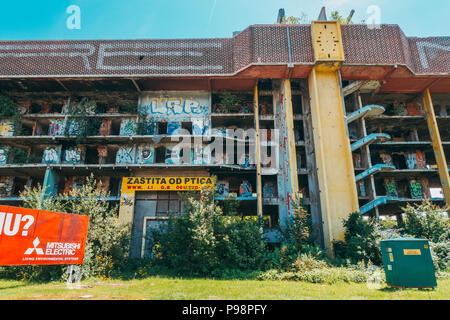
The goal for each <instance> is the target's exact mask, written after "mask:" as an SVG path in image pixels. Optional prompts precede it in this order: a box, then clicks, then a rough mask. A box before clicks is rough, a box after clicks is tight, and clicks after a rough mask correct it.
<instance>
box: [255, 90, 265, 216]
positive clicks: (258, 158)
mask: <svg viewBox="0 0 450 320" xmlns="http://www.w3.org/2000/svg"><path fill="white" fill-rule="evenodd" d="M253 100H254V113H255V130H256V159H255V164H256V192H257V202H258V211H257V214H258V216H260V217H262V216H263V199H262V183H261V143H260V142H261V140H260V135H259V133H260V132H259V97H258V82H256V84H255V89H254V96H253Z"/></svg>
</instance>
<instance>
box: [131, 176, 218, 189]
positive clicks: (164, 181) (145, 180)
mask: <svg viewBox="0 0 450 320" xmlns="http://www.w3.org/2000/svg"><path fill="white" fill-rule="evenodd" d="M213 186H214V179H213V178H211V177H126V178H123V179H122V192H126V193H130V192H135V191H196V190H198V191H200V190H201V188H202V187H213Z"/></svg>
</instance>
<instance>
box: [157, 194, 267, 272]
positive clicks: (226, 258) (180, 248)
mask: <svg viewBox="0 0 450 320" xmlns="http://www.w3.org/2000/svg"><path fill="white" fill-rule="evenodd" d="M185 199H186V200H187V203H186V205H185V207H184V209H185V211H186V212H185V213H184V214H183V215H180V216H175V215H171V216H170V217H169V220H168V222H167V224H166V225H164V226H163V227H162V228H160V229H154V230H153V231H152V232H151V237H152V239H154V244H155V245H154V250H153V252H154V258H155V263H156V264H159V265H162V266H164V267H167V268H170V269H172V270H176V272H177V273H178V274H182V275H189V276H206V275H209V276H211V275H212V276H217V275H218V274H221V273H222V272H223V271H224V270H226V269H229V270H230V269H238V270H257V268H258V267H259V265H260V263H261V260H262V256H263V253H264V243H263V242H262V240H261V232H260V222H259V221H254V220H244V219H240V218H237V219H236V218H233V217H226V216H224V215H223V212H222V209H221V208H220V207H219V205H218V204H217V203H216V202H215V201H214V190H213V189H208V188H207V189H203V190H202V191H201V192H200V199H198V197H197V196H195V195H194V194H189V196H186V198H185Z"/></svg>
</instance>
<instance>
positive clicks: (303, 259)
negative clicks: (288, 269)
mask: <svg viewBox="0 0 450 320" xmlns="http://www.w3.org/2000/svg"><path fill="white" fill-rule="evenodd" d="M292 267H293V269H295V270H296V271H311V270H313V269H326V268H328V263H327V262H326V261H324V260H319V259H317V258H315V257H314V256H312V255H309V254H305V253H302V254H301V255H300V256H299V257H298V258H297V259H295V261H294V263H293V264H292Z"/></svg>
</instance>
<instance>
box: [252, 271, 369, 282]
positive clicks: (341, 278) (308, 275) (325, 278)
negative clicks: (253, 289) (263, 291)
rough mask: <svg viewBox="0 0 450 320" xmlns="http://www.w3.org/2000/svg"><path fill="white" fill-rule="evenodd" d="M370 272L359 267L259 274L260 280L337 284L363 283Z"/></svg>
mask: <svg viewBox="0 0 450 320" xmlns="http://www.w3.org/2000/svg"><path fill="white" fill-rule="evenodd" d="M369 277H370V273H369V272H367V271H366V270H365V269H359V268H343V267H340V268H338V267H334V268H314V269H310V270H300V271H296V272H280V271H279V270H269V271H267V272H264V273H261V274H260V275H258V276H257V279H258V280H287V281H305V282H310V283H326V284H335V283H339V282H347V283H362V282H366V281H367V280H368V279H369Z"/></svg>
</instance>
